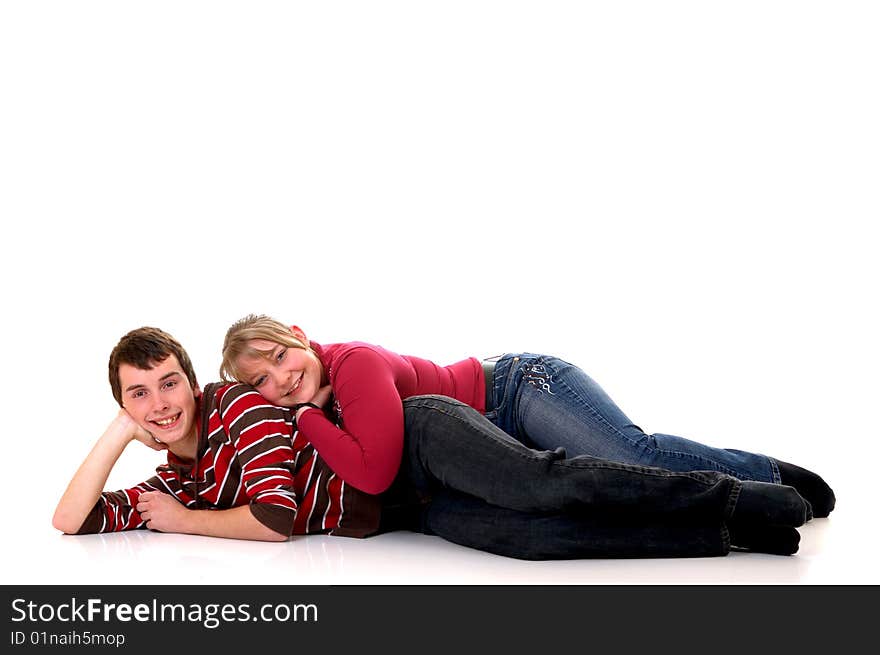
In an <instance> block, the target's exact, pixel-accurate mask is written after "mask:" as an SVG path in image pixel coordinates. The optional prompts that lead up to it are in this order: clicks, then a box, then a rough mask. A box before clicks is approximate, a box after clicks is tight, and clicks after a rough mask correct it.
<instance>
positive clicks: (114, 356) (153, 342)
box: [109, 327, 198, 407]
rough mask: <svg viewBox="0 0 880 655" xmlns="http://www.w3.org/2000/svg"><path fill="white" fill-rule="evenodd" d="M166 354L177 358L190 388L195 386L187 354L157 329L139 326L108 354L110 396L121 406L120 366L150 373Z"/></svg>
mask: <svg viewBox="0 0 880 655" xmlns="http://www.w3.org/2000/svg"><path fill="white" fill-rule="evenodd" d="M168 355H174V356H175V357H177V361H178V362H180V366H181V368H182V369H183V372H184V374H186V379H187V380H189V384H190V386H191V387H193V388H195V387H196V386H197V385H198V382H197V381H196V372H195V370H193V365H192V362H191V361H190V359H189V355H187V354H186V351H185V350H184V349H183V346H181V345H180V343H178V341H177V339H175V338H174V337H172V336H171V335H170V334H168V333H167V332H163V331H162V330H160V329H159V328H154V327H142V328H138V329H137V330H132V331H131V332H129V333H128V334H126V335H125V336H124V337H122V338H121V339H120V340H119V343H117V344H116V347H115V348H114V349H113V352H112V353H110V364H109V369H110V370H109V373H110V388H111V389H112V390H113V397H114V398H115V399H116V402H117V403H119V406H120V407H122V385H121V384H120V382H119V366H120V364H128V365H129V366H134V367H135V368H139V369H141V370H142V371H149V370H150V369H151V368H153V367H155V366H156V365H157V364H161V363H162V362H164V361H165V360H166V359H168Z"/></svg>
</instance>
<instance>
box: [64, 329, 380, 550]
mask: <svg viewBox="0 0 880 655" xmlns="http://www.w3.org/2000/svg"><path fill="white" fill-rule="evenodd" d="M109 375H110V386H111V388H112V390H113V396H114V397H115V398H116V401H117V402H118V403H119V405H120V407H121V408H122V409H121V410H120V411H119V413H118V414H117V416H116V418H115V419H114V420H113V421H112V422H111V423H110V425H109V426H108V428H107V430H106V431H105V432H104V434H103V435H101V437H100V438H99V439H98V442H97V443H96V444H95V446H94V448H93V449H92V451H91V452H90V453H89V455H88V456H87V457H86V459H85V461H84V462H83V463H82V465H81V466H80V468H79V470H78V471H77V472H76V474H75V475H74V477H73V479H72V480H71V482H70V484H69V485H68V487H67V490H66V491H65V492H64V495H63V496H62V498H61V501H60V502H59V503H58V507H57V509H56V511H55V516H54V518H53V521H52V523H53V525H54V526H55V527H56V528H57V529H59V530H61V531H63V532H66V533H69V534H74V533H76V534H84V533H91V532H113V531H118V530H128V529H132V528H140V527H146V528H150V529H154V530H159V531H162V532H181V533H189V534H202V535H209V536H215V537H231V538H236V539H257V540H263V541H284V540H286V539H287V538H288V537H289V536H290V535H291V534H293V533H297V534H306V533H330V534H338V535H346V536H364V535H366V534H369V533H371V532H374V531H375V530H376V528H377V526H378V518H379V502H378V499H377V498H375V497H372V496H368V495H367V494H364V493H362V492H360V491H358V490H357V489H355V488H354V487H352V486H350V485H346V484H345V482H344V481H343V480H341V479H340V478H338V477H337V476H336V475H335V474H334V473H333V471H331V470H330V469H329V467H327V465H326V464H325V463H324V462H323V461H322V460H321V459H320V457H318V455H317V453H316V452H315V450H314V448H313V447H312V446H311V444H309V443H308V442H306V441H305V440H302V439H293V440H292V441H291V434H292V431H293V430H292V421H291V416H290V414H289V412H288V411H287V410H285V409H282V408H279V407H273V406H271V405H268V404H267V403H266V401H265V400H263V398H262V397H261V396H260V395H259V394H258V393H256V392H254V391H253V390H251V389H250V388H249V387H246V386H244V385H234V384H226V385H220V384H210V385H208V386H207V387H206V389H205V392H204V393H201V392H200V390H199V386H198V383H197V381H196V376H195V372H194V370H193V366H192V363H191V362H190V359H189V356H188V355H187V354H186V351H185V350H184V349H183V348H182V347H181V345H180V344H179V343H178V342H177V341H176V340H175V339H174V338H173V337H171V336H170V335H168V334H166V333H165V332H163V331H161V330H159V329H156V328H148V327H145V328H140V329H138V330H134V331H132V332H130V333H128V334H127V335H125V336H124V337H123V338H122V339H121V340H120V341H119V343H118V344H117V346H116V348H114V350H113V352H112V354H111V355H110V364H109ZM132 441H139V442H141V443H143V444H146V445H147V446H149V447H150V448H153V449H156V450H164V449H167V451H168V462H167V464H165V465H163V466H160V467H159V468H158V469H157V470H156V475H155V476H153V477H151V478H150V479H149V480H147V481H146V482H143V483H141V484H139V485H137V486H135V487H132V488H129V489H125V490H122V491H117V492H105V493H102V489H103V486H104V484H105V483H106V481H107V477H108V475H109V474H110V470H111V469H112V468H113V465H114V464H115V463H116V460H117V459H118V458H119V455H120V454H121V453H122V451H123V450H124V449H125V448H126V446H128V444H130V443H131V442H132Z"/></svg>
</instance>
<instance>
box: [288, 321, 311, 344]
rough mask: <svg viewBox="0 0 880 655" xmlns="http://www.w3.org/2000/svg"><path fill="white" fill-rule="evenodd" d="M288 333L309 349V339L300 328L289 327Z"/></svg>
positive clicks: (295, 326)
mask: <svg viewBox="0 0 880 655" xmlns="http://www.w3.org/2000/svg"><path fill="white" fill-rule="evenodd" d="M290 331H291V332H293V336H295V337H296V338H297V339H299V340H300V341H302V343H303V345H304V346H305V347H306V348H308V347H309V338H308V337H307V336H306V333H305V332H303V331H302V328H300V327H299V326H298V325H291V326H290Z"/></svg>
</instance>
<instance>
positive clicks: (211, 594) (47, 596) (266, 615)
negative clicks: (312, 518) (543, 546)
mask: <svg viewBox="0 0 880 655" xmlns="http://www.w3.org/2000/svg"><path fill="white" fill-rule="evenodd" d="M0 589H2V602H3V604H4V605H5V610H4V614H5V617H6V634H5V635H4V636H3V640H4V641H5V643H6V647H5V648H4V649H3V650H4V652H9V653H14V652H28V651H30V650H33V649H35V648H38V649H45V648H50V649H62V648H97V649H100V650H104V649H108V650H115V651H121V650H128V651H129V652H147V651H149V650H153V649H160V650H164V649H165V648H166V646H163V644H164V645H172V644H173V646H174V648H175V649H176V648H179V647H182V646H188V647H196V648H215V647H216V648H222V649H223V650H222V652H224V653H226V652H231V651H230V648H231V647H232V646H235V647H236V648H239V647H240V648H244V649H246V650H247V651H248V652H249V655H252V654H253V653H255V652H263V649H268V648H269V647H272V646H290V647H296V648H327V647H332V648H333V649H334V652H335V651H336V650H341V649H354V650H368V651H369V652H374V651H375V652H379V653H385V652H403V651H407V652H413V651H421V650H422V649H423V648H428V647H430V650H435V649H455V651H456V652H458V651H462V652H467V651H469V650H472V649H474V648H476V647H477V646H478V644H481V643H491V644H492V649H491V650H492V651H496V650H499V649H501V648H504V649H511V650H515V651H520V650H531V649H539V652H541V653H543V652H544V651H548V650H550V651H556V650H559V649H561V648H566V649H568V648H572V647H583V648H597V647H606V646H607V647H612V648H616V649H617V650H621V649H623V650H624V651H627V650H630V649H633V648H636V647H640V648H641V647H658V646H663V645H669V646H674V645H682V644H691V645H693V646H694V647H697V646H700V645H702V647H703V648H706V647H708V648H710V649H714V647H716V646H721V645H723V644H727V645H734V644H740V646H742V647H746V645H748V644H751V646H755V647H757V646H760V648H758V652H763V650H764V649H765V648H766V647H767V646H769V645H774V644H775V645H776V646H777V647H785V648H791V647H805V648H809V649H810V650H811V651H812V650H813V649H815V648H819V647H829V648H831V647H833V648H836V649H839V648H840V647H841V646H844V645H846V644H847V643H849V642H852V643H853V644H855V643H856V642H858V641H859V640H861V643H864V639H865V638H866V637H870V634H871V627H872V622H873V620H874V614H875V613H876V607H877V606H878V602H877V601H878V593H877V587H822V586H816V587H802V586H799V587H782V586H767V587H752V586H749V587H747V586H728V587H708V586H671V587H658V586H614V587H609V586H540V587H539V586H492V587H469V586H464V587H463V586H429V587H426V586H412V587H409V586H350V587H338V586H334V587H292V586H277V587H276V586H265V587H256V586H241V587H229V586H218V587H212V586H199V587H180V586H156V587H144V586H137V587H126V586H17V587H9V586H7V587H2V588H0ZM487 639H488V640H489V641H488V642H486V640H487ZM713 642H714V643H713ZM751 646H750V648H751ZM255 649H260V650H255ZM688 650H689V649H688Z"/></svg>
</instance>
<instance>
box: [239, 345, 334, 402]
mask: <svg viewBox="0 0 880 655" xmlns="http://www.w3.org/2000/svg"><path fill="white" fill-rule="evenodd" d="M248 346H250V347H251V348H254V349H256V350H262V351H269V352H271V356H270V357H269V358H268V359H266V358H264V357H246V356H244V355H242V356H241V357H239V358H238V360H237V361H236V365H237V366H238V368H239V370H240V371H241V381H242V382H246V383H247V384H250V385H251V386H253V387H254V388H255V389H256V390H257V391H259V392H260V394H262V396H263V397H264V398H265V399H266V400H268V401H269V402H270V403H272V404H273V405H279V406H281V407H293V406H294V405H296V404H297V403H306V402H308V401H310V400H311V399H312V397H313V396H314V395H315V394H316V393H317V391H318V389H320V388H321V381H322V379H323V374H324V369H323V367H322V366H321V361H320V360H319V359H318V358H317V356H316V355H315V353H313V352H312V351H311V350H305V349H303V348H293V347H289V346H282V345H281V344H278V343H275V342H274V341H267V340H265V339H251V340H250V341H248Z"/></svg>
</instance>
